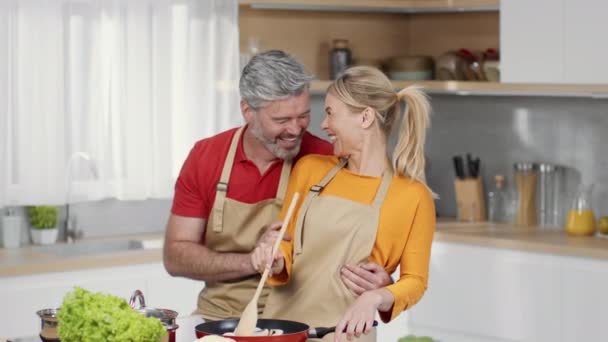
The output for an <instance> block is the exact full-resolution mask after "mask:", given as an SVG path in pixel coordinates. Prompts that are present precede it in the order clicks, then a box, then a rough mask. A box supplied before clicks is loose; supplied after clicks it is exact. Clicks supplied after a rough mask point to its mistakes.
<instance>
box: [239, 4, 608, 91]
mask: <svg viewBox="0 0 608 342" xmlns="http://www.w3.org/2000/svg"><path fill="white" fill-rule="evenodd" d="M239 3H240V6H239V25H240V26H239V32H240V48H241V51H242V52H244V53H245V54H247V53H250V52H255V50H266V49H271V48H278V49H282V50H285V51H288V52H289V53H292V54H293V55H295V56H297V57H298V59H300V60H301V61H302V62H303V63H304V64H305V65H306V66H307V67H308V69H309V70H310V71H311V72H312V73H313V74H314V75H315V77H316V78H317V79H318V80H317V81H313V83H312V91H313V92H318V93H322V92H324V91H325V89H326V87H327V85H328V82H327V80H328V79H329V69H330V67H329V63H330V62H329V61H330V58H329V55H330V49H331V47H332V41H333V40H335V39H346V40H348V45H349V48H350V49H351V51H352V55H353V59H354V63H355V64H367V65H376V66H379V65H380V64H381V63H382V62H387V61H388V60H389V59H390V58H393V57H402V56H428V57H432V58H434V59H435V61H436V60H437V58H438V57H439V56H441V55H443V54H444V53H446V52H448V51H455V50H459V49H461V48H466V49H468V50H470V51H473V52H480V51H485V50H487V49H492V48H493V49H498V50H499V52H500V64H499V67H498V68H499V70H500V79H501V82H472V81H437V80H431V81H403V80H402V81H397V80H393V81H394V84H395V86H396V87H404V86H407V85H409V84H412V83H416V84H422V85H423V86H424V87H425V88H426V89H427V90H428V91H429V92H432V93H455V94H461V95H468V94H487V95H538V96H545V95H549V96H582V97H600V98H605V97H607V96H608V67H605V66H603V65H602V63H603V62H604V61H603V60H602V59H603V57H604V56H606V55H607V53H608V45H606V44H602V41H601V39H600V35H601V34H603V32H608V21H602V20H600V16H601V15H602V13H605V12H606V10H608V2H606V3H604V0H557V2H556V1H555V0H504V1H499V0H350V1H345V0H306V1H304V0H239ZM389 74H390V73H389Z"/></svg>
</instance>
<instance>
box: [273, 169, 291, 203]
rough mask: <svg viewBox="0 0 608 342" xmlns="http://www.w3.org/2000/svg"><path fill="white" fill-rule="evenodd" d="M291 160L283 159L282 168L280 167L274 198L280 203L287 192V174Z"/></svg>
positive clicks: (289, 171)
mask: <svg viewBox="0 0 608 342" xmlns="http://www.w3.org/2000/svg"><path fill="white" fill-rule="evenodd" d="M291 165H292V160H291V159H289V160H283V168H282V169H281V179H280V180H279V187H278V188H277V195H276V199H277V201H279V202H280V203H283V200H284V199H285V194H286V193H287V184H288V183H289V174H290V173H291Z"/></svg>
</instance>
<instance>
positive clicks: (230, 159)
mask: <svg viewBox="0 0 608 342" xmlns="http://www.w3.org/2000/svg"><path fill="white" fill-rule="evenodd" d="M244 130H245V126H243V127H241V128H239V129H238V130H237V131H236V132H235V133H234V136H232V142H231V143H230V148H229V149H228V154H227V155H226V160H225V161H224V168H223V169H222V175H221V176H220V181H219V182H218V183H217V185H216V186H215V201H213V209H211V211H212V213H211V215H213V231H214V232H216V233H221V232H222V230H223V222H224V202H225V201H226V193H227V192H228V181H229V180H230V173H231V172H232V164H234V156H235V155H236V148H237V147H238V145H239V142H240V141H241V139H240V138H241V134H242V133H243V131H244Z"/></svg>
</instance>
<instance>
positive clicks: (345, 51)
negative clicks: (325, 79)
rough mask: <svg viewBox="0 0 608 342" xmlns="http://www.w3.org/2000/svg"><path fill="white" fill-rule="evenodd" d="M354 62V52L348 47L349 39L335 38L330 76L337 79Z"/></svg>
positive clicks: (330, 59)
mask: <svg viewBox="0 0 608 342" xmlns="http://www.w3.org/2000/svg"><path fill="white" fill-rule="evenodd" d="M351 64H352V53H351V51H350V49H349V48H348V40H346V39H334V40H333V48H332V49H331V51H330V58H329V68H330V69H329V78H330V79H332V80H335V79H336V78H337V77H338V75H340V74H341V73H343V72H344V71H345V70H346V69H348V67H350V66H351Z"/></svg>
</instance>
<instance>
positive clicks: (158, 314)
mask: <svg viewBox="0 0 608 342" xmlns="http://www.w3.org/2000/svg"><path fill="white" fill-rule="evenodd" d="M136 301H139V307H137V308H136V307H135V303H136ZM129 305H130V306H131V307H132V308H133V309H135V310H136V311H137V312H139V313H140V314H142V315H144V316H146V317H154V318H156V319H158V320H159V321H160V323H161V324H162V325H163V327H165V329H166V330H167V335H165V337H164V338H163V340H162V341H161V342H175V332H176V330H177V328H179V325H177V324H176V323H175V320H176V318H177V315H178V313H177V312H175V311H173V310H168V309H153V308H148V307H146V301H145V299H144V294H143V293H142V292H141V291H140V290H135V292H133V294H132V295H131V298H130V299H129Z"/></svg>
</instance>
